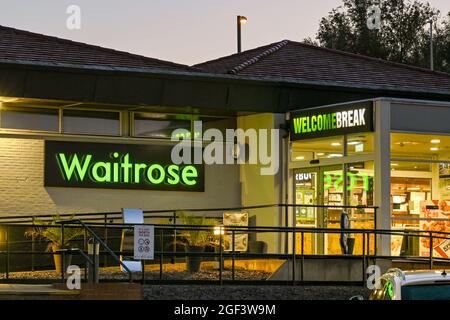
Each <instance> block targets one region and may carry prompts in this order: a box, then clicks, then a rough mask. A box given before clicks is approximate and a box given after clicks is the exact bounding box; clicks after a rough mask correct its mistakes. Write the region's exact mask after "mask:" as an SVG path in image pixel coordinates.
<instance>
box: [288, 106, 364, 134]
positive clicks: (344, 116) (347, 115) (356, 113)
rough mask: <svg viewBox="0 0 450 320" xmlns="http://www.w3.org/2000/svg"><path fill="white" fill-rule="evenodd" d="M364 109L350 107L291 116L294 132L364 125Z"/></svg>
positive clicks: (313, 131)
mask: <svg viewBox="0 0 450 320" xmlns="http://www.w3.org/2000/svg"><path fill="white" fill-rule="evenodd" d="M366 114H367V113H366V109H365V108H361V109H352V110H346V111H339V112H333V113H327V114H318V115H312V116H301V117H296V118H293V120H292V121H293V124H294V133H295V134H302V133H315V132H322V131H328V130H335V129H343V128H352V127H361V126H365V125H366Z"/></svg>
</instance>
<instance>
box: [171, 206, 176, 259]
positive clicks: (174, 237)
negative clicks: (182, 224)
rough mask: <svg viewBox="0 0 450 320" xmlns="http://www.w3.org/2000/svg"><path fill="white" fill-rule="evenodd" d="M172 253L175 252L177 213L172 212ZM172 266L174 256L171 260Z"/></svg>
mask: <svg viewBox="0 0 450 320" xmlns="http://www.w3.org/2000/svg"><path fill="white" fill-rule="evenodd" d="M172 251H173V252H174V253H176V252H177V212H176V211H174V212H173V250H172ZM171 262H172V264H175V255H173V256H172V259H171Z"/></svg>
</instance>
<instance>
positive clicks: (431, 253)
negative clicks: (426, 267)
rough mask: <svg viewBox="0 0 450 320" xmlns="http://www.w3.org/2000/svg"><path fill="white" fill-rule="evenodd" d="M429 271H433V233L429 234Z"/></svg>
mask: <svg viewBox="0 0 450 320" xmlns="http://www.w3.org/2000/svg"><path fill="white" fill-rule="evenodd" d="M430 270H433V232H430Z"/></svg>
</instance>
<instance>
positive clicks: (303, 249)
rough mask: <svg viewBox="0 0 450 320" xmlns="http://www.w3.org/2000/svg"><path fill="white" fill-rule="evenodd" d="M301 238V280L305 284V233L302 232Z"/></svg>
mask: <svg viewBox="0 0 450 320" xmlns="http://www.w3.org/2000/svg"><path fill="white" fill-rule="evenodd" d="M301 238H302V244H301V248H302V260H301V264H302V265H301V274H300V280H301V282H302V283H303V280H304V273H303V268H304V267H305V233H304V232H303V231H302V233H301Z"/></svg>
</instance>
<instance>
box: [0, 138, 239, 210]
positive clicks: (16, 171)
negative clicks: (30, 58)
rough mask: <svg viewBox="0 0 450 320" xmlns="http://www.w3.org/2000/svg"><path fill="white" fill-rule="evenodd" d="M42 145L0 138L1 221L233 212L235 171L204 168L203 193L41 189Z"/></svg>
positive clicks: (228, 167)
mask: <svg viewBox="0 0 450 320" xmlns="http://www.w3.org/2000/svg"><path fill="white" fill-rule="evenodd" d="M43 159H44V140H42V139H17V138H0V215H19V214H24V215H25V214H55V213H82V212H88V213H91V212H105V211H106V212H118V211H120V210H121V208H123V207H131V208H142V209H144V210H158V209H187V208H217V207H238V206H240V204H241V197H240V183H239V167H238V166H236V165H225V166H220V165H213V166H206V169H205V170H206V172H205V174H206V180H205V190H206V192H204V193H190V192H161V191H135V190H109V189H81V188H45V187H44V160H43Z"/></svg>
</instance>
